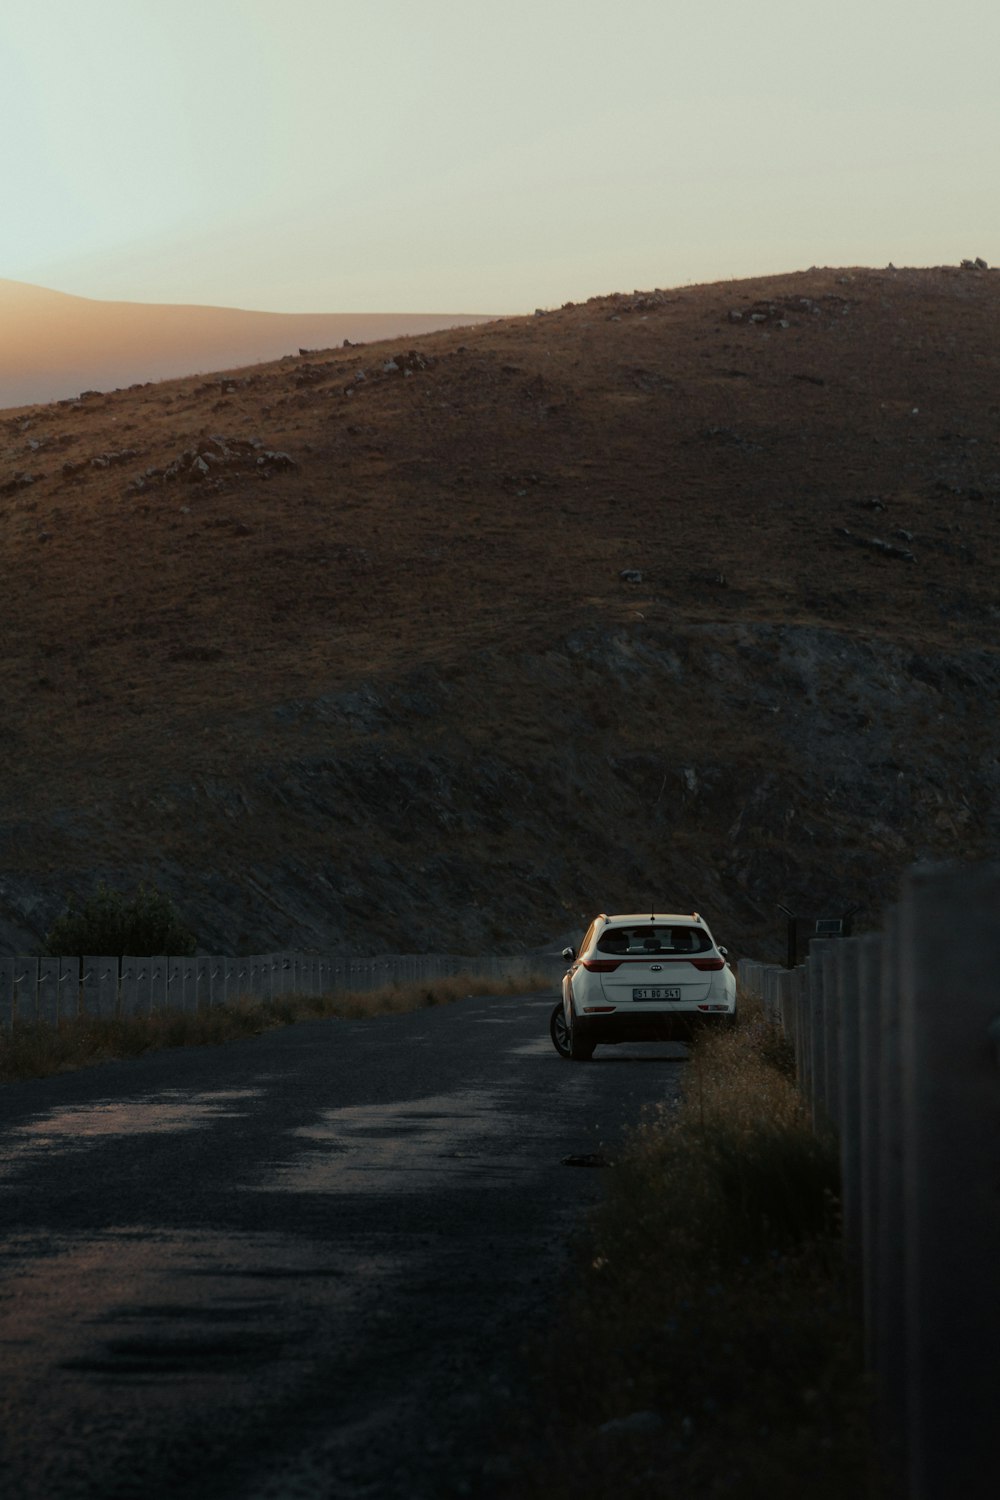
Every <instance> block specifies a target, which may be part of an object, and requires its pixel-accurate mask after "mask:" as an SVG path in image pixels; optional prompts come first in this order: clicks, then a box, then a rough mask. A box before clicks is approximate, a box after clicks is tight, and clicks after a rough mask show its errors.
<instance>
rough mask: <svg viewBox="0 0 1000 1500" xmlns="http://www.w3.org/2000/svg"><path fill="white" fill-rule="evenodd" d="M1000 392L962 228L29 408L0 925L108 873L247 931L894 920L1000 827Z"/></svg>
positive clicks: (29, 919)
mask: <svg viewBox="0 0 1000 1500" xmlns="http://www.w3.org/2000/svg"><path fill="white" fill-rule="evenodd" d="M41 295H42V296H43V298H44V294H41ZM165 311H167V310H165ZM169 311H170V312H174V311H176V310H174V309H171V310H169ZM265 321H266V320H265ZM289 321H291V320H289ZM284 326H285V327H286V328H287V327H288V322H286V323H285V325H284ZM343 326H344V325H343V324H341V325H340V327H341V328H343ZM313 328H314V329H315V325H313ZM338 331H339V330H338ZM321 337H322V335H321V333H320V332H319V331H318V330H317V331H311V332H309V333H305V332H301V333H300V332H298V331H297V332H296V334H295V335H294V336H293V337H285V336H284V334H283V335H282V343H287V344H288V345H290V346H291V347H293V348H295V347H297V346H298V345H300V344H301V345H302V346H303V347H313V346H315V345H316V344H317V343H318V342H319V341H320V339H321ZM105 383H106V382H105ZM77 384H79V385H84V384H86V385H100V384H101V382H100V381H99V380H95V378H94V377H93V376H88V378H87V379H86V381H84V380H83V379H82V378H81V380H80V381H78V382H77ZM998 392H1000V273H998V272H994V271H986V270H981V269H976V268H971V269H960V268H959V267H957V266H954V267H943V266H942V267H937V268H934V269H920V270H904V269H900V270H893V269H892V268H889V269H885V270H864V269H858V268H853V269H846V270H833V269H815V270H811V271H806V272H801V273H797V274H794V275H788V276H774V277H767V278H760V279H757V280H754V281H743V282H726V283H719V284H716V285H712V286H695V287H683V288H679V289H676V290H663V289H659V290H657V289H654V290H651V291H646V292H632V293H628V294H627V295H617V296H608V297H600V298H594V299H592V300H591V301H590V302H587V303H583V304H578V305H572V304H569V303H567V304H566V305H565V306H563V307H561V308H558V309H554V310H552V311H550V312H546V313H543V314H542V315H541V316H538V315H535V316H531V317H522V318H507V319H503V320H500V321H496V322H490V323H488V324H486V325H485V326H482V327H478V328H472V329H463V330H461V331H458V330H450V331H445V332H439V333H434V334H425V335H423V336H422V337H420V338H419V339H414V338H412V337H405V338H403V337H400V338H397V339H394V340H388V341H385V342H383V343H381V344H370V345H368V346H367V347H366V348H364V349H342V348H335V349H332V350H330V351H329V352H327V353H323V354H318V355H305V356H299V355H298V354H292V355H291V356H290V357H286V358H282V359H280V360H275V361H274V362H273V363H270V364H264V365H260V366H257V367H254V368H251V369H242V370H236V371H230V372H229V373H225V374H220V373H215V374H214V375H210V376H208V375H200V376H195V377H192V378H187V379H183V380H172V381H165V382H163V383H161V384H157V385H150V386H143V387H142V388H140V389H137V390H123V391H113V392H109V393H108V394H106V395H102V396H89V397H87V398H86V399H82V400H75V401H72V402H68V403H64V404H58V405H48V406H38V407H34V408H31V409H26V410H23V411H18V412H7V413H0V598H2V600H3V635H2V640H3V649H2V651H0V738H2V743H3V748H4V754H3V756H2V757H0V952H3V951H5V950H6V951H7V952H15V953H16V952H21V953H24V952H30V951H33V950H34V951H37V945H38V943H39V941H40V939H41V936H42V934H44V932H45V931H46V929H47V927H48V925H49V924H50V923H51V921H52V919H53V918H54V917H55V916H56V915H57V914H58V912H59V911H60V910H61V909H62V906H63V904H64V902H65V899H66V894H67V892H68V891H70V890H76V891H77V892H79V893H80V894H81V895H85V894H86V893H88V891H90V890H91V889H93V886H94V884H95V883H96V882H97V880H99V879H102V878H103V879H105V880H106V881H107V882H108V883H109V884H112V885H117V886H126V887H131V886H133V885H134V884H136V883H138V881H139V880H142V879H145V880H147V881H150V880H152V881H154V882H155V883H156V884H157V885H159V886H160V887H161V888H162V889H164V890H165V891H166V892H167V893H168V894H169V895H170V896H172V897H173V899H174V900H175V901H176V902H177V903H178V906H179V908H180V910H181V911H182V913H183V915H184V918H185V920H186V921H187V923H188V925H190V926H191V927H192V928H193V929H194V930H195V931H196V933H197V934H198V936H199V937H200V939H201V941H202V943H203V944H204V945H205V946H206V948H207V949H208V951H209V952H216V953H221V952H224V951H226V950H227V949H229V950H235V951H244V952H271V951H276V950H281V949H285V948H293V947H307V948H308V947H316V948H326V949H327V950H328V951H334V950H338V949H339V950H340V951H341V952H344V951H351V950H353V951H357V952H361V951H368V952H371V953H391V952H396V953H399V952H414V951H420V950H425V951H430V952H462V951H465V952H495V951H503V950H506V951H511V950H514V949H517V948H518V947H519V946H524V945H529V946H532V945H535V944H542V943H544V942H546V941H547V940H549V939H551V938H552V937H553V936H554V935H562V934H563V933H567V932H570V931H572V930H573V929H576V930H577V931H579V930H580V928H581V926H582V924H583V922H584V920H585V919H586V918H588V917H589V916H592V915H593V914H594V912H596V911H601V910H604V911H613V910H619V911H621V910H624V911H636V910H642V909H643V907H644V905H645V903H646V902H647V901H649V902H651V903H653V904H654V905H655V906H658V907H659V908H660V909H665V910H668V911H685V910H689V909H691V908H694V909H697V910H699V911H701V912H703V913H705V914H706V916H707V917H708V918H709V920H710V922H711V924H712V927H713V930H714V931H715V933H716V935H717V936H718V937H719V938H720V940H721V941H723V942H725V943H727V944H728V945H730V947H731V950H732V951H733V952H734V953H735V952H737V951H738V946H739V945H741V944H745V945H746V946H747V948H749V951H751V952H753V953H756V954H758V955H760V956H762V957H767V956H769V952H770V953H771V954H773V955H774V956H775V957H776V958H780V957H781V954H782V952H783V949H782V920H783V919H782V917H781V913H780V912H779V911H778V907H777V903H778V902H783V903H784V904H785V905H787V906H789V907H790V908H791V909H793V910H795V911H797V912H799V913H801V914H803V915H806V914H809V913H810V912H812V913H814V914H817V915H834V916H836V915H837V914H839V913H840V912H842V911H843V910H844V909H845V908H846V907H848V906H850V905H853V904H854V903H856V902H857V903H860V904H861V905H862V906H863V907H864V911H863V913H862V915H861V916H860V917H859V924H860V923H864V924H868V925H872V926H874V925H877V924H878V922H879V921H880V919H881V911H882V905H883V904H884V903H885V902H886V901H887V900H889V899H892V898H893V896H894V892H895V887H896V881H897V879H898V875H899V872H900V870H901V869H902V868H903V867H905V866H906V865H908V864H910V863H912V862H913V861H914V860H916V859H919V858H930V859H940V858H948V857H955V856H957V857H961V858H964V859H972V858H976V857H980V856H987V855H989V856H993V857H995V855H996V853H997V850H998V849H1000V758H998V754H997V746H998V745H1000V645H998V641H1000V634H998V632H1000V397H998ZM768 944H770V948H769V950H768ZM560 946H561V945H560ZM744 951H746V950H744Z"/></svg>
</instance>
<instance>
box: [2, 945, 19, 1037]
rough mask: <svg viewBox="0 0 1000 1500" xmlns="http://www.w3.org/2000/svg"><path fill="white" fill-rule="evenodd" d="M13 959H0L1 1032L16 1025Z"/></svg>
mask: <svg viewBox="0 0 1000 1500" xmlns="http://www.w3.org/2000/svg"><path fill="white" fill-rule="evenodd" d="M15 962H16V960H15V959H13V958H0V1031H9V1030H10V1029H11V1027H12V1026H13V1024H14V964H15Z"/></svg>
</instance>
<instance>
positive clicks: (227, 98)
mask: <svg viewBox="0 0 1000 1500" xmlns="http://www.w3.org/2000/svg"><path fill="white" fill-rule="evenodd" d="M0 55H2V59H3V76H4V85H3V89H2V91H0V125H2V131H3V141H4V143H5V151H4V182H5V189H6V191H5V205H4V213H3V215H2V222H0V277H6V278H11V279H14V280H20V281H29V282H35V283H38V284H40V285H44V286H49V287H55V288H58V289H59V290H61V291H66V292H72V293H75V294H77V295H82V296H87V297H100V298H116V299H125V300H136V301H147V302H148V301H159V302H200V303H215V304H222V305H227V306H239V307H246V308H259V309H268V310H273V311H281V312H297V311H330V312H334V311H336V312H340V311H352V310H366V311H373V310H400V309H406V310H413V311H425V310H426V311H470V312H496V313H503V312H524V311H530V310H532V309H533V308H534V307H535V306H536V305H544V306H548V305H552V304H556V303H560V302H563V301H565V300H567V299H573V300H580V299H582V298H585V297H588V296H590V295H593V294H596V293H601V292H610V291H617V290H631V289H632V288H633V287H648V286H669V285H677V284H680V283H682V282H685V281H713V280H718V279H721V278H727V277H731V276H746V275H754V274H758V273H762V272H781V271H790V270H796V269H801V268H803V267H807V266H809V265H812V264H823V265H849V264H869V265H885V264H886V263H887V262H888V261H890V260H891V261H894V262H895V263H896V264H897V265H928V264H931V265H932V264H940V263H949V264H955V263H956V262H957V261H958V260H959V259H961V258H962V257H963V256H977V255H980V256H983V257H985V258H986V259H987V260H988V261H989V262H990V263H991V264H993V263H994V262H996V261H998V260H1000V197H998V194H997V182H998V180H1000V129H998V127H1000V87H998V85H997V77H996V59H997V57H998V56H1000V6H998V5H997V4H996V0H957V3H954V4H952V5H941V4H940V0H840V3H839V4H837V5H830V4H828V3H826V0H759V3H757V4H756V5H748V4H747V3H746V0H86V3H81V0H4V3H3V6H2V9H0Z"/></svg>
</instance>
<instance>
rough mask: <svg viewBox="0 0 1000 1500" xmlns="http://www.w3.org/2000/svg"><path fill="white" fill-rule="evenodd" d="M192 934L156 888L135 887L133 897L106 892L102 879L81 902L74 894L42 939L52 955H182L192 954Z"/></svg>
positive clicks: (171, 903)
mask: <svg viewBox="0 0 1000 1500" xmlns="http://www.w3.org/2000/svg"><path fill="white" fill-rule="evenodd" d="M195 947H196V942H195V938H194V936H193V934H192V933H191V932H189V930H188V929H187V928H186V927H185V926H184V924H183V922H182V921H181V919H180V916H179V915H178V912H177V909H176V907H175V906H174V903H173V902H172V901H171V900H170V898H169V896H163V895H161V894H160V892H159V891H158V890H156V888H155V887H153V886H151V887H149V888H147V887H146V886H144V885H140V887H139V889H138V890H137V891H136V892H135V894H134V895H132V896H125V895H124V894H123V893H122V892H121V891H111V890H109V889H108V887H107V886H106V885H105V884H104V883H103V881H102V883H101V884H100V885H99V886H98V887H97V892H96V894H95V895H93V896H91V898H90V900H89V901H87V902H86V903H85V904H84V905H83V906H81V907H77V906H76V904H75V902H74V899H73V897H72V896H71V897H70V900H69V905H68V907H67V908H66V910H65V911H64V912H63V914H62V916H61V917H59V918H58V919H57V920H56V922H55V923H54V924H53V927H52V930H51V932H49V934H48V936H47V937H46V939H45V951H46V953H47V954H48V955H49V956H50V957H53V958H56V957H60V956H68V957H72V956H73V955H74V954H75V955H79V956H80V957H82V956H83V954H85V953H105V954H108V955H109V956H110V955H111V954H117V955H119V956H120V955H121V954H123V953H135V954H144V955H146V954H150V953H168V954H170V955H172V956H177V957H184V956H185V955H188V954H191V953H193V952H194V950H195Z"/></svg>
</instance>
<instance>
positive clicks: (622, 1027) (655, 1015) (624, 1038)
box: [573, 1010, 736, 1047]
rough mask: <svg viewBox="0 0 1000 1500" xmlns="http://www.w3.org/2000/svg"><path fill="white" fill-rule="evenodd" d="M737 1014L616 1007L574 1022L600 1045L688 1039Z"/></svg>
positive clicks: (580, 1032) (582, 1017)
mask: <svg viewBox="0 0 1000 1500" xmlns="http://www.w3.org/2000/svg"><path fill="white" fill-rule="evenodd" d="M735 1017H736V1012H735V1011H729V1012H726V1011H720V1010H716V1011H701V1010H694V1011H692V1010H669V1011H662V1010H660V1011H648V1010H647V1011H633V1010H616V1011H615V1012H614V1013H613V1014H611V1015H605V1016H585V1015H584V1016H581V1015H578V1016H575V1017H574V1019H573V1026H574V1030H576V1031H577V1032H578V1033H579V1034H580V1035H581V1036H584V1037H586V1038H587V1040H588V1041H592V1042H594V1043H595V1044H596V1045H597V1046H599V1047H600V1046H603V1045H611V1044H613V1043H615V1042H686V1041H689V1040H690V1039H691V1037H693V1036H695V1035H696V1034H697V1032H699V1031H704V1030H709V1031H713V1030H715V1031H717V1030H719V1029H720V1028H722V1027H724V1026H729V1025H731V1024H732V1022H733V1021H734V1020H735Z"/></svg>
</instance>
